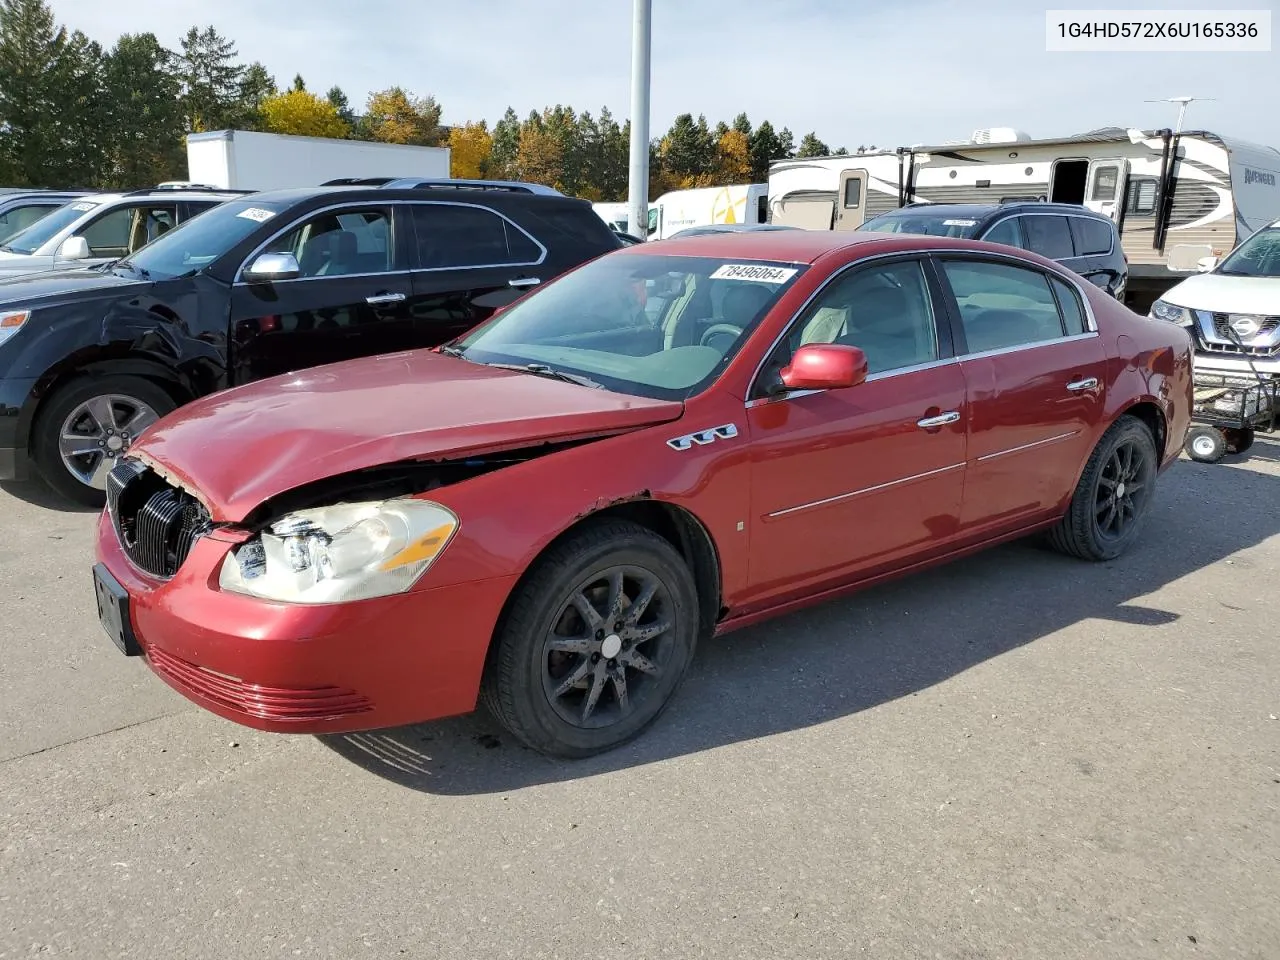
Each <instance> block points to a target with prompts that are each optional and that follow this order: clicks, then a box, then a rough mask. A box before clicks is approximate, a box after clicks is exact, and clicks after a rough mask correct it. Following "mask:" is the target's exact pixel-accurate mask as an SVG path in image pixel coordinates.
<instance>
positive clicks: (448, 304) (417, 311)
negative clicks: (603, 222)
mask: <svg viewBox="0 0 1280 960" xmlns="http://www.w3.org/2000/svg"><path fill="white" fill-rule="evenodd" d="M409 209H410V210H412V218H413V219H412V232H411V236H412V238H413V249H412V264H413V279H412V291H411V297H412V299H411V302H410V306H409V312H410V315H411V316H412V318H413V323H414V331H415V336H416V337H417V339H418V343H419V346H435V345H436V344H440V343H444V342H445V341H447V340H451V339H452V338H454V337H457V336H460V335H462V334H463V333H466V332H467V331H468V330H470V329H471V328H472V327H474V326H475V325H476V324H478V323H480V322H481V321H483V320H485V319H487V318H488V317H489V316H491V315H492V314H493V312H494V311H495V310H497V309H499V308H501V307H504V306H506V305H507V304H509V303H512V302H514V301H515V300H516V299H518V298H519V297H521V296H522V295H523V294H525V293H526V292H528V291H529V290H532V289H533V288H535V287H537V286H538V285H539V284H541V283H542V282H543V281H544V280H547V279H550V277H548V276H544V274H546V273H547V269H546V268H547V263H546V260H547V250H546V248H545V247H544V246H543V244H542V243H540V242H539V241H537V240H535V239H534V238H533V237H532V236H530V235H529V233H527V232H526V231H525V230H523V229H522V228H521V227H520V226H518V225H517V224H516V223H515V222H514V221H513V220H511V219H509V218H508V217H506V216H504V215H502V214H501V213H499V212H497V211H496V210H494V209H491V208H490V207H487V206H483V205H480V204H475V203H457V202H453V201H439V202H415V203H413V204H411V205H409ZM605 229H607V228H605Z"/></svg>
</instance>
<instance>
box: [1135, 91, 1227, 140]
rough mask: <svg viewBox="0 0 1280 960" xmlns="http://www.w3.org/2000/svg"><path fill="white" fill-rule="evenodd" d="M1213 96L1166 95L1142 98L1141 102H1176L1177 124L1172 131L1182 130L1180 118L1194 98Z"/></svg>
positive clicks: (1209, 98)
mask: <svg viewBox="0 0 1280 960" xmlns="http://www.w3.org/2000/svg"><path fill="white" fill-rule="evenodd" d="M1213 99H1215V98H1214V97H1166V98H1165V99H1163V100H1144V101H1143V103H1176V104H1178V125H1177V127H1175V128H1174V131H1173V132H1174V133H1175V134H1177V133H1181V132H1182V118H1183V117H1185V116H1186V115H1187V104H1189V103H1192V102H1193V101H1196V100H1213Z"/></svg>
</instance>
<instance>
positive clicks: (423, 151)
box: [187, 130, 449, 190]
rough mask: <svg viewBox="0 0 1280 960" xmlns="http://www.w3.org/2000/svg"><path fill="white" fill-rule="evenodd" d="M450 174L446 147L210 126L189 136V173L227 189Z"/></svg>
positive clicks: (193, 178) (197, 179)
mask: <svg viewBox="0 0 1280 960" xmlns="http://www.w3.org/2000/svg"><path fill="white" fill-rule="evenodd" d="M448 176H449V148H448V147H413V146H406V145H404V144H399V143H370V142H367V141H364V140H334V139H330V138H327V137H294V136H287V135H285V134H280V133H257V132H251V131H248V130H214V131H211V132H209V133H193V134H190V135H189V136H188V137H187V177H188V179H189V180H190V181H191V182H192V183H199V184H205V185H208V186H211V187H222V188H223V189H227V190H278V189H283V188H288V187H314V186H318V185H320V184H322V183H325V182H326V181H328V180H338V179H342V178H345V177H356V178H364V177H422V178H424V179H439V178H447V177H448Z"/></svg>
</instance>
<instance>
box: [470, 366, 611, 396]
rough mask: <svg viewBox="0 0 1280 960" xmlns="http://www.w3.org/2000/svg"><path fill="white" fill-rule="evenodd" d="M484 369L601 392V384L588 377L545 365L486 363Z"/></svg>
mask: <svg viewBox="0 0 1280 960" xmlns="http://www.w3.org/2000/svg"><path fill="white" fill-rule="evenodd" d="M485 366H486V367H497V368H498V369H499V370H519V371H520V372H521V373H532V374H534V375H536V376H539V377H547V378H549V379H551V380H563V381H564V382H565V383H576V384H577V385H578V386H580V387H592V388H594V389H596V390H603V389H604V384H603V383H596V381H594V380H592V379H591V378H590V377H584V376H583V375H582V374H580V373H566V372H565V371H563V370H556V369H554V368H552V367H548V366H547V365H546V364H545V363H486V364H485Z"/></svg>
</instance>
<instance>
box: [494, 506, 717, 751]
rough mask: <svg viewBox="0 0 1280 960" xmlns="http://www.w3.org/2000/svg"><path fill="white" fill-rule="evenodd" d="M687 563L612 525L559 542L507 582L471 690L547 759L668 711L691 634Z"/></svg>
mask: <svg viewBox="0 0 1280 960" xmlns="http://www.w3.org/2000/svg"><path fill="white" fill-rule="evenodd" d="M698 618H699V610H698V598H697V589H696V586H695V584H694V580H693V576H692V575H691V573H690V572H689V567H688V565H687V564H686V563H685V561H684V559H683V558H682V557H681V556H680V554H679V553H678V552H677V551H676V550H675V548H674V547H672V546H671V544H670V543H668V542H667V541H666V540H665V539H663V538H662V537H660V536H658V535H657V534H656V533H654V532H653V531H652V530H649V529H648V528H647V527H642V526H640V525H639V524H635V523H631V522H628V521H620V520H605V521H600V522H596V523H592V524H591V525H589V526H586V527H584V528H583V529H582V530H580V531H579V532H577V533H576V534H573V535H572V536H570V537H569V538H567V539H566V540H565V541H564V542H562V543H560V544H557V545H556V546H555V547H553V548H552V549H551V550H550V551H548V552H547V553H546V554H545V555H544V556H543V557H542V558H540V559H539V560H538V561H537V563H536V564H535V566H534V568H533V569H532V571H531V572H530V574H529V576H528V577H526V578H525V580H524V581H523V583H521V585H520V586H519V587H518V588H517V592H516V594H515V595H514V596H513V598H512V601H511V603H510V605H509V607H508V610H507V612H506V615H505V616H504V618H503V620H502V622H501V624H500V625H499V628H498V632H497V634H496V636H495V638H494V648H493V651H492V653H491V656H490V660H489V664H488V666H487V668H486V671H485V678H484V681H483V683H482V686H481V699H482V701H483V702H484V704H485V706H486V707H488V709H489V711H490V712H491V713H492V714H493V715H494V717H495V718H496V719H497V720H498V722H499V723H501V724H502V726H504V727H505V728H506V729H507V730H508V731H510V733H511V734H512V735H513V736H514V737H515V738H516V739H517V740H519V741H520V742H521V743H523V744H524V745H525V746H527V747H529V748H531V749H533V750H537V751H538V752H540V753H544V754H548V755H551V756H556V757H566V758H580V757H588V756H592V755H594V754H597V753H603V752H604V751H607V750H612V749H613V748H615V747H618V746H620V745H622V744H623V743H626V742H627V741H628V740H631V739H633V738H634V737H636V736H638V735H639V734H640V733H641V732H642V731H644V730H645V729H646V728H647V727H648V726H649V725H650V724H652V723H653V722H654V721H655V720H657V718H658V717H659V715H660V714H661V713H662V712H663V710H665V709H666V707H667V705H668V704H669V703H670V702H671V699H672V697H673V696H674V695H675V692H676V690H677V689H678V688H679V686H680V683H681V681H682V680H683V679H684V676H685V673H686V672H687V670H688V667H689V663H690V662H691V661H692V659H693V653H694V649H695V647H696V643H697V638H698V629H699V621H698Z"/></svg>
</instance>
